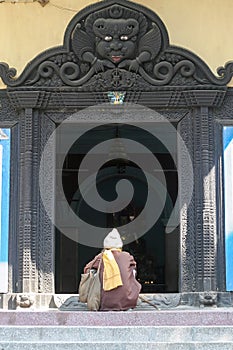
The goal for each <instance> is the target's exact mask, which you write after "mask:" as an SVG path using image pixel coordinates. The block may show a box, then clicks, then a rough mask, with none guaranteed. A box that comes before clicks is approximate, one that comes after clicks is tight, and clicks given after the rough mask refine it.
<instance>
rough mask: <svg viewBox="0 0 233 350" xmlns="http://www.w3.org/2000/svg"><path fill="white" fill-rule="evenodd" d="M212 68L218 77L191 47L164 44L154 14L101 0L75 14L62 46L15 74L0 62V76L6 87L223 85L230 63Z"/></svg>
mask: <svg viewBox="0 0 233 350" xmlns="http://www.w3.org/2000/svg"><path fill="white" fill-rule="evenodd" d="M217 72H218V74H219V76H218V77H216V76H215V75H213V73H212V72H211V70H210V69H209V68H208V66H207V65H206V64H205V63H204V62H203V61H202V60H201V59H199V58H198V57H197V56H195V55H194V54H193V53H192V52H190V51H187V50H185V49H182V48H179V47H175V46H170V45H169V39H168V34H167V30H166V28H165V26H164V24H163V23H162V21H161V20H160V19H159V18H158V17H157V15H156V14H153V13H152V12H151V11H149V10H148V9H147V8H145V7H144V6H142V5H139V4H137V5H136V4H133V3H131V2H128V1H127V0H106V1H104V2H101V3H97V4H95V5H92V6H89V7H87V8H86V9H85V11H82V12H80V14H77V15H76V16H75V17H74V19H73V20H72V21H71V23H70V24H69V26H68V27H67V30H66V34H65V39H64V45H63V46H61V47H57V48H54V49H50V50H48V51H45V52H44V53H42V54H41V55H39V56H38V57H37V58H35V59H34V60H33V61H32V62H31V63H30V65H28V66H27V67H26V68H25V70H24V72H23V73H22V74H21V76H20V77H19V78H16V70H15V69H14V68H9V66H8V65H7V64H6V63H1V64H0V77H2V80H3V81H4V83H5V84H6V85H8V86H9V87H17V86H25V87H29V86H44V87H45V86H50V87H59V86H64V85H65V86H70V87H76V88H79V89H80V90H90V91H92V90H94V91H98V90H100V91H101V90H102V91H107V90H113V89H114V90H119V89H126V90H131V89H138V90H140V89H141V90H143V89H144V90H145V89H146V90H153V89H154V88H156V87H157V88H158V87H160V86H167V85H168V84H169V85H173V86H176V87H177V86H211V85H217V86H224V85H226V84H227V83H228V82H229V81H230V79H231V77H232V75H233V62H229V63H227V64H226V65H225V67H220V68H219V69H218V71H217Z"/></svg>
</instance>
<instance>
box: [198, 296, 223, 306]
mask: <svg viewBox="0 0 233 350" xmlns="http://www.w3.org/2000/svg"><path fill="white" fill-rule="evenodd" d="M217 296H218V294H217V292H205V293H200V294H199V302H200V307H205V306H214V307H217Z"/></svg>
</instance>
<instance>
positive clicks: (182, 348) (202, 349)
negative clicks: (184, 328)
mask: <svg viewBox="0 0 233 350" xmlns="http://www.w3.org/2000/svg"><path fill="white" fill-rule="evenodd" d="M232 348H233V344H232V342H209V343H202V342H187V343H180V342H173V343H165V342H164V343H161V342H150V343H148V342H140V343H139V342H137V343H133V342H132V343H129V342H121V343H120V342H70V343H66V342H49V343H43V342H41V343H34V342H29V341H28V342H24V343H23V342H13V343H9V342H0V349H1V350H8V349H9V350H109V349H111V350H142V349H143V350H152V349H153V350H155V349H156V350H232Z"/></svg>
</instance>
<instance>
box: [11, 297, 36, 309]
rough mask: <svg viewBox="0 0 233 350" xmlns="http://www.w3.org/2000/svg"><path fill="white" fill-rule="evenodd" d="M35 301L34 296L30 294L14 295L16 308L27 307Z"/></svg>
mask: <svg viewBox="0 0 233 350" xmlns="http://www.w3.org/2000/svg"><path fill="white" fill-rule="evenodd" d="M34 302H35V298H34V296H33V295H32V294H18V295H17V296H16V307H17V308H21V307H22V308H29V307H31V306H32V305H33V304H34Z"/></svg>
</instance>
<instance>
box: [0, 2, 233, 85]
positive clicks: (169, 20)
mask: <svg viewBox="0 0 233 350" xmlns="http://www.w3.org/2000/svg"><path fill="white" fill-rule="evenodd" d="M94 2H96V1H91V0H90V1H89V0H50V2H49V3H48V4H47V5H46V6H45V7H42V6H41V5H40V4H39V3H36V2H34V3H27V4H23V3H18V4H11V3H0V61H4V62H7V63H8V64H9V65H10V66H11V67H15V68H16V69H17V71H18V74H20V73H21V72H22V70H23V68H24V67H25V66H26V64H27V62H29V61H30V60H32V59H33V58H34V57H35V56H36V55H37V54H38V53H40V52H42V51H44V50H46V49H48V48H51V47H53V46H57V45H61V44H62V42H63V35H64V31H65V29H66V27H67V25H68V23H69V21H70V20H71V18H72V17H73V16H74V15H75V13H76V12H78V11H79V10H80V9H82V8H84V7H85V6H87V5H89V4H91V3H94ZM135 2H138V3H140V4H143V5H145V6H147V7H149V8H150V9H152V10H154V11H155V12H156V13H157V14H158V15H159V16H160V18H161V19H162V20H163V22H164V23H165V25H166V27H167V29H168V32H169V36H170V42H171V44H173V45H178V46H182V47H184V48H186V49H190V50H191V51H193V52H194V53H196V54H197V55H198V56H200V57H201V58H202V59H203V60H204V61H205V62H206V63H207V64H208V65H209V67H210V68H211V69H212V70H213V71H214V72H216V68H217V67H219V66H221V65H224V64H225V63H226V62H227V61H230V60H233V41H232V38H233V20H232V13H233V1H232V0H137V1H135ZM59 7H63V9H62V8H59ZM69 9H73V11H71V10H69ZM0 87H4V85H3V84H2V85H0Z"/></svg>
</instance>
